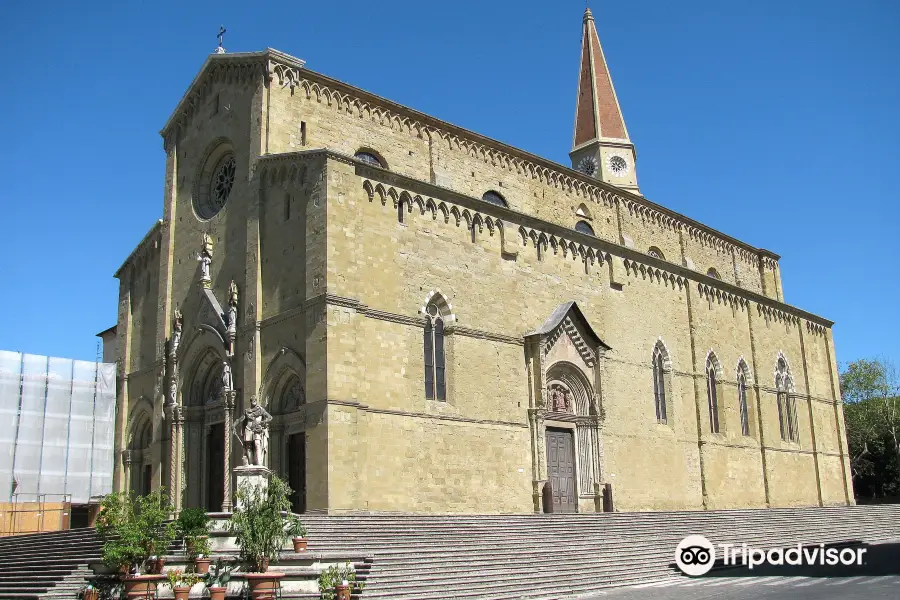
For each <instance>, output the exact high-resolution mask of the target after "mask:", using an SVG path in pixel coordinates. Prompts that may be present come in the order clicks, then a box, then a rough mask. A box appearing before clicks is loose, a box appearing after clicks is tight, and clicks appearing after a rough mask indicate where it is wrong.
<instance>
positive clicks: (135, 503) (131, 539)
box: [96, 489, 175, 572]
mask: <svg viewBox="0 0 900 600" xmlns="http://www.w3.org/2000/svg"><path fill="white" fill-rule="evenodd" d="M171 511H172V506H171V504H170V503H169V499H168V496H166V492H165V490H164V489H159V490H156V491H155V492H151V493H150V494H147V495H146V496H133V495H132V494H130V493H127V492H118V493H115V494H109V495H108V496H106V497H105V498H104V499H103V501H102V502H101V504H100V515H99V516H98V517H97V524H96V529H97V533H98V534H99V535H100V537H101V539H102V540H103V550H102V557H103V563H104V564H105V565H106V566H108V567H110V568H113V569H117V570H118V569H121V568H123V567H124V568H127V570H128V571H129V572H132V571H134V570H135V569H139V568H140V567H141V565H143V564H144V563H145V562H146V561H147V559H148V558H150V557H151V556H157V555H159V554H165V553H166V551H167V550H168V547H169V544H170V543H172V540H173V539H174V538H175V524H174V523H166V522H165V521H166V519H168V518H169V514H171Z"/></svg>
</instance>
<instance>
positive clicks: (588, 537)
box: [303, 507, 900, 600]
mask: <svg viewBox="0 0 900 600" xmlns="http://www.w3.org/2000/svg"><path fill="white" fill-rule="evenodd" d="M303 521H304V524H306V525H307V527H308V528H309V530H310V537H309V548H310V551H337V552H340V551H346V550H349V549H354V550H356V551H365V552H371V553H372V554H374V555H375V561H374V564H373V567H372V569H371V571H370V572H369V575H368V582H367V586H366V589H365V591H364V594H363V596H364V597H365V598H386V599H388V598H389V599H392V600H406V599H410V600H412V599H413V598H415V599H423V600H432V599H433V600H438V599H442V598H448V597H453V598H465V599H472V600H474V599H476V598H477V599H487V598H490V599H492V600H505V599H513V598H554V599H556V598H561V597H564V596H568V595H573V594H584V593H589V592H591V591H594V590H596V589H598V588H602V587H613V586H619V585H632V584H636V583H645V582H648V581H662V580H665V579H667V578H672V577H673V576H677V574H676V573H675V572H674V571H673V562H674V550H675V546H676V545H677V543H678V542H679V541H680V540H681V539H682V538H684V537H685V536H686V535H689V534H692V533H700V534H703V535H706V536H707V537H708V538H710V539H711V540H712V541H713V542H714V543H725V542H731V543H737V544H740V543H742V542H746V543H748V544H749V545H752V546H755V547H764V548H769V547H777V546H785V545H791V544H796V543H798V542H803V543H818V542H829V543H836V542H850V541H877V540H881V539H891V538H900V507H877V508H876V510H870V507H824V508H789V509H768V510H766V509H759V510H754V509H745V510H733V511H707V512H701V511H694V512H690V511H677V512H666V513H631V514H626V513H616V514H589V515H582V514H579V515H402V516H401V515H395V514H363V515H340V516H320V515H307V516H305V517H303Z"/></svg>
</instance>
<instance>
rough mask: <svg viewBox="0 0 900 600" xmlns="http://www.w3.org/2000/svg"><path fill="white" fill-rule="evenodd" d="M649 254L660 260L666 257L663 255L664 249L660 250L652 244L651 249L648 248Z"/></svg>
mask: <svg viewBox="0 0 900 600" xmlns="http://www.w3.org/2000/svg"><path fill="white" fill-rule="evenodd" d="M647 254H648V255H650V256H652V257H653V258H658V259H660V260H665V259H666V257H665V255H663V253H662V250H660V249H659V248H657V247H656V246H650V249H649V250H647Z"/></svg>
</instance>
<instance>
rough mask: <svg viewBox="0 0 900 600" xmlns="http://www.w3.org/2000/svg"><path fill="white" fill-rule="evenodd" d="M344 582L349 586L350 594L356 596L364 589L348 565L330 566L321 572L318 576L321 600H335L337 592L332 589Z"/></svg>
mask: <svg viewBox="0 0 900 600" xmlns="http://www.w3.org/2000/svg"><path fill="white" fill-rule="evenodd" d="M345 581H346V582H347V583H348V584H349V586H350V593H351V594H358V593H360V592H362V590H363V588H364V587H365V584H364V583H362V582H358V581H356V571H354V570H353V567H351V566H350V563H347V564H346V565H345V566H343V567H341V566H338V565H331V566H330V567H328V568H327V569H325V570H324V571H322V572H321V573H320V574H319V593H320V594H321V595H322V600H335V598H337V592H336V591H335V589H334V588H336V587H337V586H339V585H341V584H342V583H343V582H345Z"/></svg>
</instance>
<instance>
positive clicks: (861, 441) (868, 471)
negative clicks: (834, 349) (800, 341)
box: [841, 359, 900, 497]
mask: <svg viewBox="0 0 900 600" xmlns="http://www.w3.org/2000/svg"><path fill="white" fill-rule="evenodd" d="M841 397H842V398H843V400H844V418H845V421H846V426H847V445H848V447H849V452H850V468H851V472H852V475H853V483H854V488H855V490H856V494H857V496H861V497H876V496H893V495H900V380H898V377H897V370H896V368H895V367H894V366H893V365H892V364H891V363H890V362H888V361H886V360H883V359H874V360H867V359H861V360H857V361H854V362H852V363H850V364H849V365H848V366H847V368H846V369H845V370H844V372H843V373H841Z"/></svg>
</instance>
